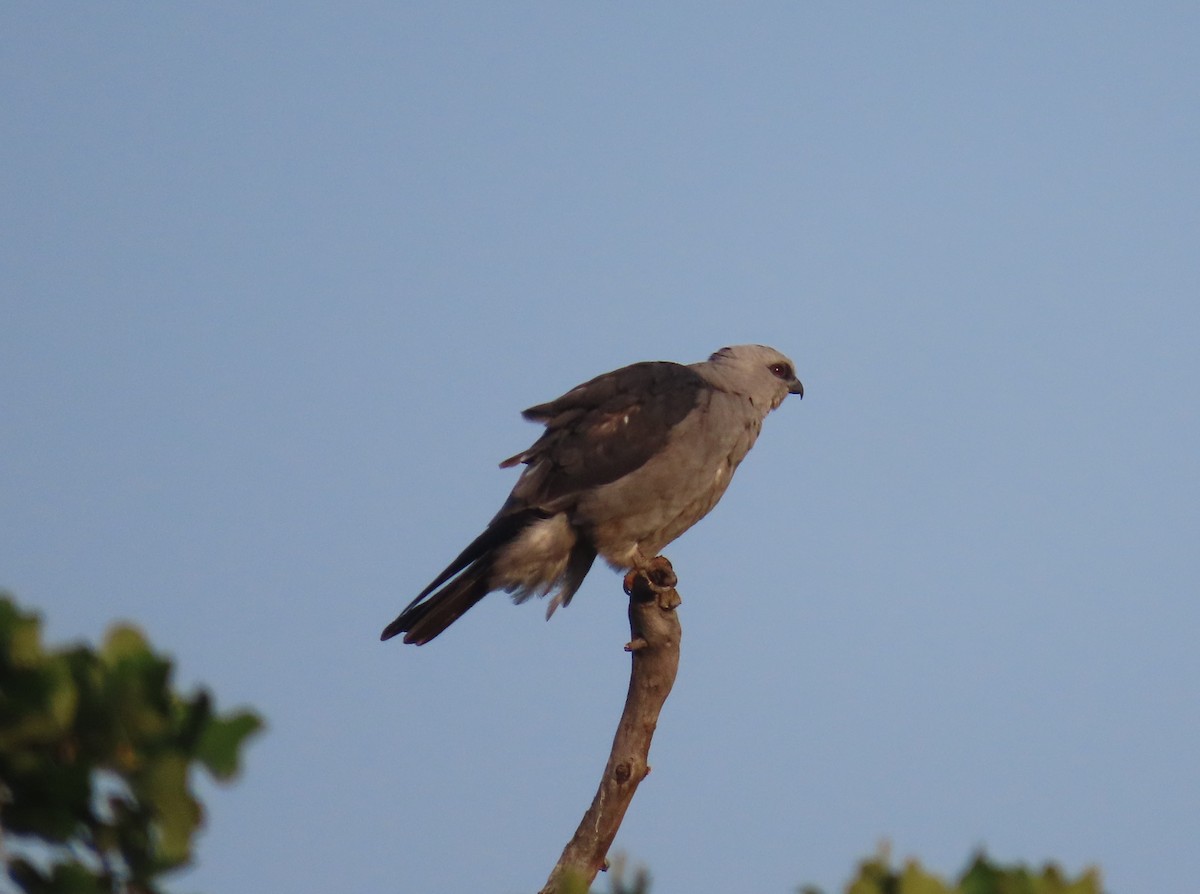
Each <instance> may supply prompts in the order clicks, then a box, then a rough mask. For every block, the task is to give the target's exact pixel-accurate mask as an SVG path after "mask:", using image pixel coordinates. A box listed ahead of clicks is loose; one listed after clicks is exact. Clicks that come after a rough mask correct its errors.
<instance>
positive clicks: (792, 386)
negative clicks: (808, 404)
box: [788, 378, 804, 400]
mask: <svg viewBox="0 0 1200 894" xmlns="http://www.w3.org/2000/svg"><path fill="white" fill-rule="evenodd" d="M788 394H798V395H800V399H801V400H804V383H803V382H801V381H800V380H799V379H796V378H793V379H792V380H791V381H790V382H788Z"/></svg>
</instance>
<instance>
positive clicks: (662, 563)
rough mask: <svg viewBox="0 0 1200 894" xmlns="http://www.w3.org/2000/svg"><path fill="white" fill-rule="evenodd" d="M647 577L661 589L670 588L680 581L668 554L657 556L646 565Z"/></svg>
mask: <svg viewBox="0 0 1200 894" xmlns="http://www.w3.org/2000/svg"><path fill="white" fill-rule="evenodd" d="M646 578H647V580H649V581H650V583H651V584H653V585H654V587H655V588H656V589H659V590H669V589H671V588H672V587H674V586H675V585H676V584H677V583H679V578H678V577H676V576H675V569H674V568H672V567H671V560H670V559H668V558H667V557H666V556H655V557H654V558H653V559H651V560H650V562H649V564H648V565H647V566H646Z"/></svg>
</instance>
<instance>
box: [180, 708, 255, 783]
mask: <svg viewBox="0 0 1200 894" xmlns="http://www.w3.org/2000/svg"><path fill="white" fill-rule="evenodd" d="M262 728H263V721H262V718H261V717H259V716H258V715H257V714H255V713H254V712H252V711H239V712H237V713H236V714H229V715H225V716H223V717H213V718H211V719H210V720H209V721H208V724H207V726H205V728H204V732H203V733H202V734H201V736H200V741H199V743H198V744H197V746H196V758H197V759H198V760H200V761H201V762H202V763H203V764H204V766H206V767H207V768H208V772H209V773H211V774H212V775H213V777H214V778H215V779H220V780H227V779H231V778H232V777H233V776H235V775H237V772H238V769H239V762H238V758H239V754H240V750H241V747H242V743H243V742H244V741H245V740H246V738H247V737H249V736H252V735H254V734H255V733H257V732H258V731H259V730H261V729H262Z"/></svg>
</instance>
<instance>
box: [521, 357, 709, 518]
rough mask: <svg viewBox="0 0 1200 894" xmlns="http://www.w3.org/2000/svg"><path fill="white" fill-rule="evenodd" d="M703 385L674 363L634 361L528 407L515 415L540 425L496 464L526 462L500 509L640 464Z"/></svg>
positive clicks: (573, 490) (554, 497)
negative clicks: (524, 446)
mask: <svg viewBox="0 0 1200 894" xmlns="http://www.w3.org/2000/svg"><path fill="white" fill-rule="evenodd" d="M710 387H711V386H710V385H709V384H708V383H707V382H706V381H705V380H704V379H703V378H702V377H701V376H700V375H698V374H697V373H696V372H695V371H693V370H691V369H689V368H688V367H686V366H682V365H680V364H678V363H666V362H647V363H635V364H633V365H632V366H626V367H623V368H622V369H618V370H615V371H613V372H610V373H605V374H604V375H602V376H597V377H596V378H594V379H592V380H591V381H590V382H585V383H584V384H582V385H579V386H578V387H576V388H572V389H571V390H570V391H568V392H567V393H566V394H564V395H563V396H562V397H559V398H557V399H555V400H552V401H550V402H549V403H544V404H538V405H537V406H536V407H530V408H529V409H528V410H526V411H525V412H524V414H523V415H524V416H525V418H526V419H529V420H531V421H533V422H541V423H543V424H545V426H546V431H545V432H544V433H543V434H542V436H541V437H540V438H538V440H537V442H536V443H535V444H534V445H533V446H532V447H530V448H529V449H528V450H525V451H524V452H522V453H519V454H517V455H516V456H513V457H510V458H509V459H506V460H505V461H504V462H503V463H501V466H513V465H516V464H517V463H525V464H526V465H527V466H528V468H527V469H526V470H525V472H524V473H523V474H522V476H521V480H520V481H518V482H517V485H516V487H514V488H513V493H512V497H510V499H509V502H508V503H507V504H506V505H505V508H504V509H502V510H501V512H500V514H501V515H504V514H506V512H511V511H513V510H515V509H517V508H519V507H530V506H543V507H547V506H548V505H549V504H553V503H555V502H556V501H559V500H561V499H563V498H569V497H571V496H572V495H574V494H578V493H579V492H580V491H583V490H586V489H588V488H592V487H597V486H599V485H602V484H608V483H609V482H611V481H616V480H617V479H618V478H621V477H623V476H625V475H628V474H629V473H630V472H632V471H634V470H635V469H638V468H640V467H641V466H642V465H643V464H644V463H645V462H646V461H647V460H649V459H650V458H651V457H653V456H654V455H655V454H656V453H658V452H659V451H660V450H662V448H663V447H664V445H665V444H666V443H667V438H668V437H669V436H670V434H671V430H672V429H673V428H674V427H675V426H676V425H678V424H679V423H680V422H681V421H682V420H683V419H684V418H685V417H686V416H687V415H688V413H690V412H691V411H692V410H693V409H694V408H695V407H696V404H697V401H698V398H699V395H700V393H701V392H702V391H703V390H705V389H708V388H710Z"/></svg>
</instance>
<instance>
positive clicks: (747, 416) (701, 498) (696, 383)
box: [380, 345, 804, 645]
mask: <svg viewBox="0 0 1200 894" xmlns="http://www.w3.org/2000/svg"><path fill="white" fill-rule="evenodd" d="M789 394H795V395H797V396H798V397H799V398H803V397H804V386H803V385H802V384H801V382H800V380H799V379H798V378H796V370H795V366H794V364H793V363H792V361H791V360H789V359H788V358H787V357H785V356H784V355H783V354H781V353H780V352H779V351H777V350H775V349H774V348H769V347H766V346H764V345H736V346H733V347H727V348H722V349H721V350H719V351H717V352H716V353H714V354H712V355H711V356H710V357H709V358H708V360H706V361H702V362H700V363H691V364H681V363H672V362H669V361H646V362H642V363H634V364H632V365H630V366H625V367H622V368H620V369H617V370H614V371H612V372H608V373H604V374H603V375H600V376H597V377H596V378H594V379H591V380H589V381H587V382H584V383H583V384H582V385H578V386H576V387H575V388H572V389H571V390H570V391H568V392H566V393H565V394H563V395H562V396H561V397H558V398H556V399H554V400H552V401H549V402H548V403H543V404H538V405H537V406H533V407H530V408H529V409H527V410H525V411H524V413H523V414H522V415H523V416H524V417H525V419H527V420H529V421H531V422H538V423H541V424H542V425H544V426H545V431H544V432H543V433H542V435H541V436H540V437H539V438H538V439H537V441H535V442H534V444H533V445H532V446H531V447H529V448H528V449H527V450H523V451H521V452H520V453H518V454H516V455H515V456H511V457H509V458H508V459H505V460H504V461H503V462H501V463H500V467H501V468H511V467H513V466H517V465H524V467H525V468H524V469H523V470H522V472H521V475H520V477H519V478H518V479H517V483H516V484H515V485H514V487H513V489H512V492H511V493H510V494H509V496H508V499H507V500H505V502H504V504H503V505H502V506H501V507H500V511H499V512H497V513H496V515H495V517H494V518H492V520H491V521H490V522H489V523H488V525H487V527H486V528H485V529H484V531H483V533H481V534H480V535H479V536H478V537H476V538H475V539H474V540H473V541H471V543H470V544H469V545H468V546H467V547H466V549H464V550H463V551H462V552H461V553H460V554H459V555H458V557H457V558H456V559H455V560H454V561H453V562H451V563H450V564H449V565H448V566H446V568H445V570H444V571H442V573H441V574H439V575H438V576H437V577H436V578H434V579H433V581H432V582H431V583H430V584H429V585H428V586H427V587H425V589H423V590H422V591H421V592H420V593H419V594H417V597H416V598H415V599H414V600H413V601H412V602H411V603H409V605H408V606H407V607H406V608H405V609H404V611H402V612H401V613H400V614H399V616H398V617H397V618H396V619H395V620H394V621H392V622H391V623H390V624H388V625H387V627H385V628H384V630H383V633H382V634H381V635H380V639H381V640H388V639H391V638H392V637H394V636H398V635H399V634H401V633H403V634H404V642H405V643H412V644H416V645H424V644H425V643H428V642H429V641H430V640H432V639H433V638H434V637H436V636H438V635H439V634H440V633H442V632H443V631H444V630H445V629H446V628H447V627H449V626H450V625H451V624H452V623H453V622H454V621H456V620H458V618H460V617H461V616H462V615H463V614H464V613H465V612H466V611H467V610H468V609H470V608H471V607H472V606H473V605H475V603H477V602H479V600H481V599H482V598H483V597H484V596H486V595H488V594H489V593H491V592H494V591H499V590H503V591H505V592H507V593H509V594H510V595H511V596H512V598H513V600H514V601H515V602H524V601H526V600H527V599H529V598H530V597H532V596H547V595H550V594H551V593H553V594H554V595H553V597H552V598H551V600H550V603H549V606H548V608H547V611H546V617H547V618H549V617H550V616H551V615H552V614H553V613H554V611H555V609H557V608H558V607H559V606H563V605H567V604H568V603H570V601H571V597H572V596H574V595H575V593H576V591H577V590H578V589H579V587H580V585H581V584H582V583H583V579H584V578H585V577H586V576H587V573H588V571H589V570H591V568H592V564H593V563H594V562H595V560H596V557H597V556H600V557H601V558H603V559H604V561H605V562H607V563H608V565H610V566H611V567H612V568H614V569H615V570H618V571H628V572H631V573H633V572H637V571H645V570H646V569H648V568H649V566H650V563H651V562H652V560H653V559H654V558H655V557H656V556H658V555H659V553H660V552H661V551H662V549H663V548H664V547H666V546H667V545H668V544H669V543H671V542H672V541H674V540H675V539H676V538H677V537H679V536H680V535H681V534H683V533H684V531H686V530H688V529H689V528H690V527H692V525H694V524H695V523H696V522H698V521H699V520H700V519H701V518H703V517H704V516H705V515H707V514H708V512H709V511H710V510H711V509H712V508H713V507H714V506H715V505H716V503H717V501H718V500H719V499H720V498H721V496H722V495H723V494H724V493H725V489H726V488H727V487H728V486H729V482H730V480H731V478H732V477H733V473H734V471H735V470H736V469H737V467H738V465H739V464H740V463H741V461H742V460H743V459H744V458H745V456H746V454H747V453H748V452H749V450H750V448H751V447H752V446H753V445H754V442H755V440H756V439H757V438H758V434H759V431H760V430H761V428H762V423H763V420H764V419H765V418H766V416H767V414H768V413H770V412H771V411H772V410H774V409H776V408H777V407H778V406H779V405H780V404H781V403H782V402H783V400H784V398H786V397H787V396H788V395H789Z"/></svg>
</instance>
